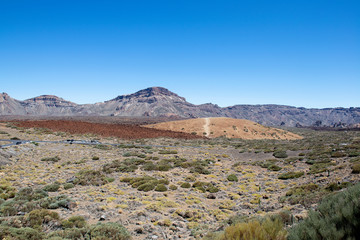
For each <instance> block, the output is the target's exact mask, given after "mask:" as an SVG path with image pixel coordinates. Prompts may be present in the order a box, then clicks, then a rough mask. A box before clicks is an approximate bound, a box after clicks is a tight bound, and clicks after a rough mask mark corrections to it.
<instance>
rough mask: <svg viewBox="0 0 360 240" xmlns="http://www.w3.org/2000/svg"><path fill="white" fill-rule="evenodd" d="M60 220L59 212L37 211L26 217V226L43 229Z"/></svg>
mask: <svg viewBox="0 0 360 240" xmlns="http://www.w3.org/2000/svg"><path fill="white" fill-rule="evenodd" d="M58 220H59V214H58V213H57V212H53V211H49V210H46V209H36V210H33V211H31V212H30V213H29V214H27V215H26V216H25V222H26V225H28V226H29V227H32V228H41V226H42V225H44V224H47V223H49V222H51V221H58Z"/></svg>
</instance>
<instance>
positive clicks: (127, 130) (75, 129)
mask: <svg viewBox="0 0 360 240" xmlns="http://www.w3.org/2000/svg"><path fill="white" fill-rule="evenodd" d="M15 125H17V126H18V127H24V128H47V129H50V130H52V131H54V132H68V133H71V134H86V133H93V134H97V135H100V136H103V137H118V138H123V139H140V138H158V137H170V138H181V139H195V138H202V137H200V136H195V135H191V134H188V133H181V132H173V131H168V130H158V129H151V128H145V127H140V126H138V125H124V124H105V123H90V122H81V121H66V120H43V121H16V122H15Z"/></svg>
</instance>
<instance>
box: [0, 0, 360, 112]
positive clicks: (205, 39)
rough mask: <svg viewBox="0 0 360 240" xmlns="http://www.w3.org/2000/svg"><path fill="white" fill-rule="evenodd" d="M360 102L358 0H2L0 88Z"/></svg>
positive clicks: (86, 99) (95, 98)
mask: <svg viewBox="0 0 360 240" xmlns="http://www.w3.org/2000/svg"><path fill="white" fill-rule="evenodd" d="M151 86H162V87H165V88H168V89H169V90H171V91H173V92H176V93H177V94H179V95H180V96H183V97H185V98H186V99H187V100H188V101H189V102H192V103H195V104H201V103H207V102H212V103H216V104H218V105H220V106H229V105H235V104H284V105H292V106H298V107H300V106H303V107H320V108H323V107H338V106H341V107H350V106H353V107H356V106H357V107H359V106H360V1H359V0H337V1H334V0H311V1H310V0H291V1H289V0H283V1H276V0H271V1H270V0H264V1H257V0H245V1H244V0H237V1H226V0H222V1H221V0H219V1H211V0H206V1H202V0H164V1H158V0H151V1H149V0H145V1H140V0H128V1H121V0H119V1H107V0H101V1H100V0H99V1H91V0H87V1H81V0H76V1H74V0H73V1H67V0H33V1H29V0H23V1H18V0H0V92H7V93H8V94H9V95H10V96H12V97H14V98H16V99H19V100H24V99H27V98H30V97H35V96H38V95H42V94H54V95H57V96H60V97H63V98H65V99H67V100H70V101H73V102H76V103H95V102H102V101H105V100H109V99H111V98H114V97H116V96H118V95H122V94H129V93H133V92H135V91H137V90H140V89H143V88H147V87H151Z"/></svg>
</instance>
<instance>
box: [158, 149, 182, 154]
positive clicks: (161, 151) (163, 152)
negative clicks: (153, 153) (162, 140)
mask: <svg viewBox="0 0 360 240" xmlns="http://www.w3.org/2000/svg"><path fill="white" fill-rule="evenodd" d="M177 153H178V152H177V151H176V150H160V151H159V154H177Z"/></svg>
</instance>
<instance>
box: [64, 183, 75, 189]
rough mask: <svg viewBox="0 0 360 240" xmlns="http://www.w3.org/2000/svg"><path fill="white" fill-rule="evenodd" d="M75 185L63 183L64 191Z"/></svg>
mask: <svg viewBox="0 0 360 240" xmlns="http://www.w3.org/2000/svg"><path fill="white" fill-rule="evenodd" d="M74 186H75V185H74V184H72V183H65V184H64V189H65V190H67V189H70V188H73V187H74Z"/></svg>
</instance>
